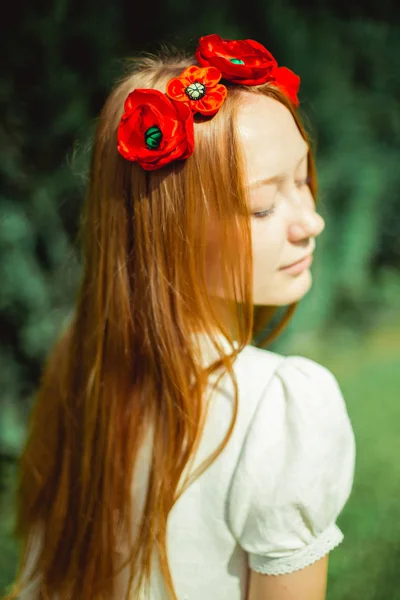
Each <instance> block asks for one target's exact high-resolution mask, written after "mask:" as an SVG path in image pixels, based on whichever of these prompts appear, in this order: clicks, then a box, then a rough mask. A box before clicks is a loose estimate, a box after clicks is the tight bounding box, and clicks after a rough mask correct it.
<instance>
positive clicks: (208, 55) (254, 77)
mask: <svg viewBox="0 0 400 600" xmlns="http://www.w3.org/2000/svg"><path fill="white" fill-rule="evenodd" d="M196 59H197V62H198V63H199V64H200V65H202V66H214V67H217V68H218V69H219V70H220V71H221V73H222V76H223V77H224V78H225V79H228V80H229V81H232V83H241V84H243V85H259V84H261V83H265V82H266V81H268V78H269V75H270V73H271V71H272V70H273V69H274V68H276V66H277V62H276V60H275V58H274V57H273V56H272V54H271V53H270V52H268V50H267V49H266V48H265V47H264V46H263V45H262V44H260V43H259V42H256V41H255V40H224V39H222V38H221V37H220V36H218V35H216V34H211V35H208V36H203V37H201V38H200V40H199V45H198V47H197V50H196ZM232 60H233V61H234V62H232ZM238 61H240V63H239V62H238ZM242 63H243V64H242Z"/></svg>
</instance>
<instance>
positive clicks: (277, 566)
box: [228, 350, 355, 574]
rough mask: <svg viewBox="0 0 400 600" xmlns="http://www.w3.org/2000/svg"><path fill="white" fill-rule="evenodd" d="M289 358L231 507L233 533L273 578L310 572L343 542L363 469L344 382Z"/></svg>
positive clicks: (239, 466) (262, 401) (244, 452)
mask: <svg viewBox="0 0 400 600" xmlns="http://www.w3.org/2000/svg"><path fill="white" fill-rule="evenodd" d="M261 352H263V351H261ZM251 353H252V355H253V356H256V355H257V356H258V354H259V353H254V351H253V350H252V351H251ZM281 358H282V359H281V360H279V361H278V362H277V363H276V366H275V368H274V369H273V373H272V374H271V376H269V377H268V378H267V379H268V381H267V383H266V385H265V386H264V387H263V389H262V390H261V394H260V395H259V397H258V401H257V404H256V407H255V410H254V412H253V415H252V418H251V420H250V421H249V424H248V427H247V430H246V434H245V436H244V439H243V444H242V448H241V451H240V454H239V456H238V460H237V463H236V468H235V471H234V474H233V477H232V481H231V486H230V493H229V503H228V506H229V508H228V514H229V523H230V527H231V530H232V533H233V535H234V536H235V538H236V539H237V540H238V542H239V544H240V545H241V546H242V548H244V549H245V550H246V551H247V552H248V553H249V554H250V555H251V556H250V564H251V566H252V568H254V569H255V570H260V571H261V572H264V573H270V574H277V573H282V572H291V571H293V570H296V569H298V568H303V567H304V566H306V565H307V564H310V563H311V562H313V560H315V557H316V556H319V557H320V556H323V554H324V553H326V552H328V551H329V550H330V549H331V548H333V547H334V546H335V545H337V544H338V543H339V542H340V541H341V539H342V538H343V535H342V533H341V532H340V530H339V529H338V528H337V526H336V524H335V521H336V519H337V517H338V515H339V514H340V512H341V510H342V508H343V507H344V505H345V503H346V501H347V499H348V497H349V495H350V492H351V489H352V483H353V476H354V467H355V440H354V434H353V430H352V426H351V422H350V418H349V415H348V412H347V408H346V404H345V400H344V398H343V395H342V392H341V389H340V386H339V384H338V382H337V379H336V377H335V376H334V375H333V373H332V372H331V371H330V370H329V369H327V368H326V367H324V366H323V365H321V364H319V363H318V362H316V361H313V360H311V359H308V358H305V357H302V356H287V357H281Z"/></svg>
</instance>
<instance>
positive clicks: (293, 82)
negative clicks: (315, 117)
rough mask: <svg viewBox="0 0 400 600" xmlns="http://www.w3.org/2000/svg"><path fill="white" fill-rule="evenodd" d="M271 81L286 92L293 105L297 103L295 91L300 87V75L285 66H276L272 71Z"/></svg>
mask: <svg viewBox="0 0 400 600" xmlns="http://www.w3.org/2000/svg"><path fill="white" fill-rule="evenodd" d="M272 81H273V82H274V83H276V85H277V86H278V87H279V88H280V89H281V90H282V91H283V92H284V93H285V94H286V96H287V97H288V98H289V100H291V102H292V103H293V104H294V105H295V106H298V105H299V99H298V98H297V93H298V91H299V88H300V77H299V76H298V75H296V73H294V72H293V71H291V70H290V69H288V68H287V67H278V68H277V69H275V70H274V72H273V73H272Z"/></svg>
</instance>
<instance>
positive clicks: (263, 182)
mask: <svg viewBox="0 0 400 600" xmlns="http://www.w3.org/2000/svg"><path fill="white" fill-rule="evenodd" d="M309 150H310V147H309V146H308V145H307V148H306V151H305V153H304V154H303V156H302V157H301V158H300V160H299V162H298V163H297V166H296V169H298V168H299V165H300V164H301V163H302V162H303V160H304V159H305V158H306V156H308V153H309ZM284 179H285V176H284V175H274V176H273V177H267V178H265V179H257V180H256V181H252V182H251V183H250V184H249V185H248V186H247V187H248V188H249V189H252V188H257V187H261V186H263V185H271V184H272V183H281V182H282V181H283V180H284Z"/></svg>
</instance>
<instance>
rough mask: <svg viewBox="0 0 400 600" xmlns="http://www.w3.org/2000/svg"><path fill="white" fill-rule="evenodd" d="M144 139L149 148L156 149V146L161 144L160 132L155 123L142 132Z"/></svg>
mask: <svg viewBox="0 0 400 600" xmlns="http://www.w3.org/2000/svg"><path fill="white" fill-rule="evenodd" d="M144 140H145V142H146V146H147V147H148V148H149V150H157V148H158V146H159V145H160V144H161V140H162V132H161V129H160V128H159V127H157V125H154V126H153V127H149V128H148V129H147V130H146V131H145V134H144Z"/></svg>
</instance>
